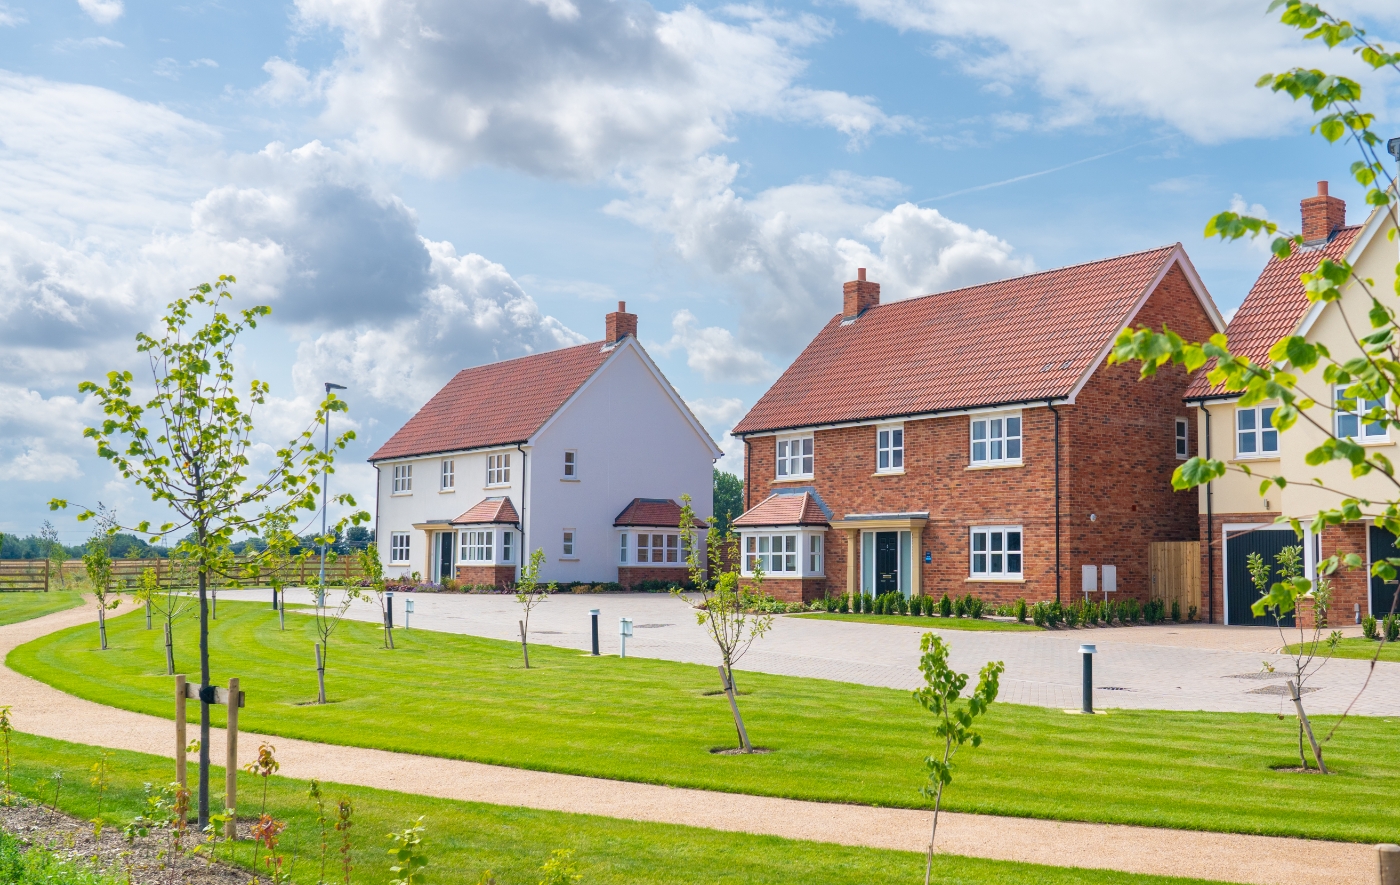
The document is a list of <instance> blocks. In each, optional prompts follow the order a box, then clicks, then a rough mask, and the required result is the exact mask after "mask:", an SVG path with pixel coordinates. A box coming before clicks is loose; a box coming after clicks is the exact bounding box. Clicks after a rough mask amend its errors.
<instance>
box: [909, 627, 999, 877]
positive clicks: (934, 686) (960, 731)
mask: <svg viewBox="0 0 1400 885" xmlns="http://www.w3.org/2000/svg"><path fill="white" fill-rule="evenodd" d="M919 650H920V651H921V652H922V653H923V655H922V656H921V657H920V658H919V672H920V673H923V674H924V687H923V688H921V689H919V690H918V691H916V692H914V700H916V701H918V702H919V706H921V707H923V708H924V709H925V710H927V711H929V712H930V713H932V714H933V716H934V727H933V733H934V736H935V737H937V738H938V739H939V740H941V741H942V742H943V747H942V752H941V754H939V755H935V756H928V757H925V759H924V764H925V765H926V766H928V783H926V784H924V786H923V787H922V788H921V789H920V790H919V792H920V793H922V794H924V796H926V797H928V798H930V799H932V800H933V827H932V828H931V830H930V831H929V837H928V862H927V863H926V864H925V865H924V885H929V876H930V874H932V872H933V841H934V839H935V838H937V836H938V810H939V808H940V807H941V806H942V804H943V788H944V787H946V786H947V785H948V784H951V783H952V782H953V756H954V755H955V754H956V753H957V752H958V750H960V749H961V748H962V747H963V746H964V745H965V744H969V743H970V744H972V746H974V747H980V746H981V745H982V735H980V734H978V733H977V732H975V731H973V730H972V725H973V722H974V721H975V720H976V719H977V717H978V716H981V715H982V714H983V713H985V712H987V708H988V707H989V706H991V703H992V701H994V700H996V699H997V688H998V685H999V682H1000V679H1001V674H1002V671H1003V670H1005V669H1006V665H1005V664H1003V663H1002V662H1001V661H988V662H987V663H986V664H985V665H983V667H982V672H981V674H980V675H979V676H978V677H977V688H975V689H973V691H972V697H970V698H967V699H966V701H964V700H963V698H962V691H963V689H964V688H966V687H967V674H966V673H959V672H957V671H956V670H954V669H953V668H952V667H950V666H948V644H947V643H945V642H944V641H943V640H942V639H940V638H939V637H938V636H937V635H935V634H933V633H925V634H924V637H923V639H922V640H920V641H919Z"/></svg>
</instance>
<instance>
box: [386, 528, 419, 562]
mask: <svg viewBox="0 0 1400 885" xmlns="http://www.w3.org/2000/svg"><path fill="white" fill-rule="evenodd" d="M412 556H413V536H412V535H411V534H409V533H408V532H390V533H389V564H390V565H406V564H408V563H409V562H411V561H412Z"/></svg>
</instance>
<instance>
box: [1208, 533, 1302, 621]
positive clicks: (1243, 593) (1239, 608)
mask: <svg viewBox="0 0 1400 885" xmlns="http://www.w3.org/2000/svg"><path fill="white" fill-rule="evenodd" d="M1301 544H1302V542H1301V541H1299V540H1298V536H1297V535H1295V534H1293V530H1292V529H1253V530H1251V531H1246V532H1240V533H1238V534H1235V535H1231V536H1229V537H1227V538H1226V539H1225V623H1227V624H1234V625H1250V624H1252V625H1255V626H1260V627H1272V626H1274V624H1275V621H1274V616H1273V615H1264V616H1263V617H1255V615H1254V611H1253V610H1252V608H1251V606H1253V605H1254V601H1255V600H1256V599H1258V598H1259V592H1258V591H1257V590H1255V589H1254V582H1253V581H1251V580H1250V579H1249V567H1248V564H1247V562H1246V558H1247V557H1248V556H1249V554H1251V553H1258V554H1259V555H1260V556H1262V557H1264V561H1265V562H1267V563H1268V564H1269V565H1270V566H1271V567H1272V569H1273V571H1272V573H1271V577H1270V583H1272V582H1273V581H1276V580H1278V565H1277V563H1276V561H1275V559H1274V557H1276V556H1277V555H1278V553H1279V551H1280V550H1282V549H1283V548H1285V547H1295V546H1300V545H1301ZM1283 625H1284V626H1285V627H1291V626H1293V614H1292V612H1290V613H1288V614H1287V615H1285V616H1284V617H1283Z"/></svg>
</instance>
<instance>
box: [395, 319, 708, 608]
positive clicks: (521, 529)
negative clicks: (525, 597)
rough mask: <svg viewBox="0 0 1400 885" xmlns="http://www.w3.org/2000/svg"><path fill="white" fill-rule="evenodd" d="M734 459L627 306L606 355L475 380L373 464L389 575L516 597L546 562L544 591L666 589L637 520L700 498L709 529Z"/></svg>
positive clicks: (466, 378)
mask: <svg viewBox="0 0 1400 885" xmlns="http://www.w3.org/2000/svg"><path fill="white" fill-rule="evenodd" d="M721 454H722V453H721V451H720V449H719V447H718V446H716V445H715V442H714V440H712V439H711V438H710V435H709V434H708V433H706V432H705V429H704V428H703V427H702V426H701V425H700V422H699V421H697V420H696V419H695V416H694V415H693V414H692V413H691V411H690V409H689V408H688V407H687V406H686V404H685V402H684V401H683V400H682V399H681V398H680V396H679V394H677V393H676V391H675V389H674V388H673V387H672V386H671V384H670V382H668V381H667V380H666V378H665V376H664V375H662V374H661V370H660V369H658V368H657V366H656V364H655V363H653V362H652V360H651V357H649V356H648V355H647V352H646V351H645V350H644V349H643V348H642V346H641V344H640V343H639V342H638V341H637V317H636V315H635V314H630V313H627V312H626V305H625V304H624V303H622V302H619V303H618V310H617V312H616V313H610V314H608V315H607V337H606V339H605V340H604V341H601V342H593V343H591V344H582V345H579V346H577V347H568V348H564V349H562V350H555V351H549V352H547V353H540V354H533V355H531V356H526V357H521V358H519V359H514V360H506V361H504V362H499V363H492V364H490V365H485V366H477V367H475V368H471V369H463V370H462V371H461V372H458V373H457V375H456V376H455V377H454V378H453V379H452V380H451V381H449V382H448V383H447V385H446V386H445V387H443V388H442V390H440V391H438V393H437V394H436V395H434V396H433V398H432V399H430V400H429V401H428V402H427V403H426V404H425V405H424V406H423V407H422V408H421V409H419V410H418V413H417V414H415V415H414V416H413V417H412V418H411V419H409V421H408V423H407V424H405V425H404V426H403V427H401V428H400V429H399V430H398V432H397V433H395V434H394V435H393V436H392V437H390V438H389V440H388V441H387V442H385V443H384V445H383V446H381V447H380V448H379V450H378V451H377V452H375V453H374V456H373V457H371V458H370V463H372V464H374V466H375V468H376V470H377V471H378V490H377V500H376V506H375V510H376V513H375V524H376V527H377V533H378V540H379V552H380V556H381V557H382V559H383V561H384V569H385V574H387V575H390V576H395V577H407V576H408V575H410V574H412V573H414V572H417V573H418V574H419V575H421V576H422V577H423V578H424V579H427V580H432V581H441V580H443V579H444V578H447V577H455V578H456V579H457V580H459V581H463V582H467V583H472V584H493V585H496V586H502V585H504V584H507V583H509V582H511V581H514V580H515V578H516V576H517V574H518V571H517V570H518V568H519V566H520V563H521V561H522V559H526V558H528V557H529V555H530V553H531V552H532V551H534V550H543V551H544V555H545V559H544V564H543V566H542V567H541V570H540V578H541V579H542V580H546V581H558V582H568V581H589V582H604V581H620V582H622V583H624V584H630V583H632V582H633V581H634V580H641V579H643V578H644V577H656V576H657V574H655V573H653V572H654V569H647V570H646V573H645V574H642V573H641V572H640V570H638V569H636V568H634V566H635V565H637V563H636V557H637V553H636V551H635V545H636V542H637V540H638V537H637V536H638V534H640V533H639V532H637V531H636V526H628V525H623V524H622V523H623V522H631V521H632V520H629V519H627V518H626V517H624V514H625V513H636V512H638V509H637V507H635V506H633V505H634V504H636V503H637V500H638V499H644V500H646V501H653V502H674V501H679V500H680V497H681V495H683V494H688V495H690V497H691V500H692V506H693V507H694V509H695V515H696V517H698V518H699V519H701V520H707V519H709V518H710V516H711V513H710V511H711V507H712V488H713V466H714V462H715V460H717V459H718V458H719V457H720V456H721ZM646 509H647V510H648V512H654V511H656V508H655V507H648V508H646ZM645 528H648V529H650V528H651V527H649V526H647V527H645ZM677 531H678V529H677ZM645 534H646V535H647V536H648V537H647V541H648V543H650V542H651V541H652V538H651V537H650V536H651V535H653V534H654V532H653V531H647V532H646V533H645ZM622 535H628V542H629V543H624V542H623V540H622V537H621V536H622ZM667 540H669V539H667V538H664V537H663V540H662V542H661V543H662V544H663V546H664V544H665V542H666V541H667ZM629 546H630V547H632V548H633V549H630V550H629V549H628V547H629ZM647 564H648V565H652V564H651V563H650V562H648V563H647ZM657 564H658V565H661V564H662V563H657ZM664 565H670V563H665V564H664ZM683 565H684V564H683V563H680V564H679V566H675V567H674V568H677V571H676V575H675V576H676V577H677V578H680V577H681V576H682V575H683V571H681V570H680V567H683Z"/></svg>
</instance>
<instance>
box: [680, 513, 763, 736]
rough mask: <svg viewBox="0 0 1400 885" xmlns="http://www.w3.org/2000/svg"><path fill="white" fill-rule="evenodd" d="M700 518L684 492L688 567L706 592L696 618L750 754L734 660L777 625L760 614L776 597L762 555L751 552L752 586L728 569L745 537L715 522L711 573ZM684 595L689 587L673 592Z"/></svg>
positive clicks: (682, 529) (710, 539)
mask: <svg viewBox="0 0 1400 885" xmlns="http://www.w3.org/2000/svg"><path fill="white" fill-rule="evenodd" d="M699 525H700V521H699V520H697V519H696V518H695V511H694V509H692V508H691V506H690V496H689V495H681V517H680V525H679V528H680V534H681V544H682V546H683V550H684V552H685V561H686V566H687V567H688V569H689V571H690V582H691V584H693V585H694V586H695V587H696V589H697V590H698V591H699V593H700V597H701V602H700V605H699V607H698V609H697V611H696V615H695V618H696V621H697V623H699V624H700V626H702V627H704V628H705V631H706V632H707V633H708V634H709V635H710V638H711V639H712V640H714V643H715V646H716V648H718V649H719V656H720V661H721V663H720V668H719V671H720V678H721V679H722V680H723V682H724V686H723V688H724V693H725V696H726V697H727V698H728V699H729V711H730V712H731V713H732V714H733V715H734V728H735V730H736V731H738V732H739V747H740V749H741V750H742V751H743V752H744V753H752V752H753V744H752V743H751V742H750V741H749V733H748V730H747V729H745V728H744V719H743V717H742V716H740V715H739V701H738V699H737V698H736V697H735V688H734V665H735V664H736V663H738V661H739V659H740V658H741V657H743V656H744V653H745V652H747V651H748V650H749V647H750V646H752V645H753V643H754V641H755V640H757V639H760V638H761V637H762V636H763V635H764V634H765V633H767V632H768V630H769V629H770V628H771V627H772V626H773V616H772V615H770V614H761V613H755V612H756V610H759V609H760V608H761V607H762V606H763V605H764V604H765V603H771V602H772V599H771V598H770V597H768V596H767V595H766V594H764V593H763V572H764V569H763V561H762V557H759V556H754V557H751V562H750V564H749V568H750V570H751V571H752V572H753V577H752V578H751V579H750V581H749V584H748V585H747V586H746V585H745V584H744V581H743V579H742V578H741V576H740V574H739V571H738V570H737V568H735V569H726V568H725V565H726V564H727V563H734V564H735V565H736V566H737V565H738V563H739V539H738V538H736V537H735V536H734V533H733V532H728V533H726V534H723V535H721V534H720V532H719V529H717V528H715V527H714V526H711V527H710V530H709V534H708V536H707V543H706V545H705V546H706V549H707V551H708V553H709V560H710V568H709V571H710V574H709V575H706V573H705V572H706V570H705V566H704V559H703V558H702V557H703V554H702V553H701V552H700V545H698V544H697V543H696V542H695V531H696V529H697V528H698V527H699ZM673 592H674V593H675V595H676V596H677V597H678V598H680V599H682V600H684V601H685V602H686V604H687V605H689V604H690V600H689V599H686V597H685V596H684V594H683V591H681V590H679V589H677V590H675V591H673Z"/></svg>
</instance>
